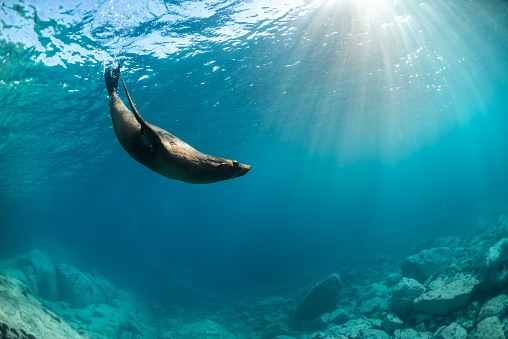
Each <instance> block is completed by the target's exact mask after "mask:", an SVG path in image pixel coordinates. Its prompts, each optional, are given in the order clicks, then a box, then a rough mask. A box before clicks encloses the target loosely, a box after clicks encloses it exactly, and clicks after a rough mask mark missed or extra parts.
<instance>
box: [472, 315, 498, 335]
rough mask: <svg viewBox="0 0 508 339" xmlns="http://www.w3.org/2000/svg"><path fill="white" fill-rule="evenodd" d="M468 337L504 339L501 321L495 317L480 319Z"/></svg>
mask: <svg viewBox="0 0 508 339" xmlns="http://www.w3.org/2000/svg"><path fill="white" fill-rule="evenodd" d="M469 339H505V335H504V332H503V327H502V326H501V322H500V321H499V319H498V318H497V317H489V318H487V319H484V320H482V321H481V322H479V323H478V325H476V327H475V328H474V329H473V331H471V335H470V336H469Z"/></svg>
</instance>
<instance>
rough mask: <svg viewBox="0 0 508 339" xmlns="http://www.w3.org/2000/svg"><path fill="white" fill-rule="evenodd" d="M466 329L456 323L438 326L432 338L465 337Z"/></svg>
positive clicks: (453, 338) (459, 338) (462, 338)
mask: <svg viewBox="0 0 508 339" xmlns="http://www.w3.org/2000/svg"><path fill="white" fill-rule="evenodd" d="M466 338H467V331H466V330H465V329H464V328H462V327H461V326H460V325H459V324H457V323H451V324H450V325H449V326H446V327H445V326H443V327H441V328H439V329H438V330H437V331H436V333H434V336H433V337H432V339H466Z"/></svg>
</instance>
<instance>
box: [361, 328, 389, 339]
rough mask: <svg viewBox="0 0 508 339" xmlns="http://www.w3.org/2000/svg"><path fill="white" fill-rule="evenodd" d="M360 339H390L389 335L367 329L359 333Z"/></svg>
mask: <svg viewBox="0 0 508 339" xmlns="http://www.w3.org/2000/svg"><path fill="white" fill-rule="evenodd" d="M360 339H390V335H389V334H388V333H386V332H384V331H381V330H376V329H373V328H369V329H366V330H363V331H362V332H361V336H360Z"/></svg>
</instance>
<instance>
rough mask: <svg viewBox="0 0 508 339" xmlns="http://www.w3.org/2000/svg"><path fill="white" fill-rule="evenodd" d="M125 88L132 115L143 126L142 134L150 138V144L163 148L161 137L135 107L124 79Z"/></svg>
mask: <svg viewBox="0 0 508 339" xmlns="http://www.w3.org/2000/svg"><path fill="white" fill-rule="evenodd" d="M122 83H123V88H124V89H125V94H127V100H129V105H130V106H131V109H132V114H134V117H135V118H136V120H137V121H138V123H139V124H140V125H141V134H142V135H144V136H145V137H146V138H148V140H149V142H150V144H152V145H155V144H157V145H160V146H161V147H164V146H162V140H161V137H160V136H159V135H158V134H157V133H156V132H155V131H154V130H153V129H152V128H151V127H150V126H149V125H148V123H147V122H146V121H145V119H143V117H142V116H141V114H139V112H138V110H137V109H136V106H134V102H133V101H132V98H131V95H130V94H129V90H128V89H127V85H126V84H125V80H124V79H123V78H122Z"/></svg>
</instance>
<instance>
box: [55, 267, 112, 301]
mask: <svg viewBox="0 0 508 339" xmlns="http://www.w3.org/2000/svg"><path fill="white" fill-rule="evenodd" d="M56 276H57V279H58V286H59V288H60V298H61V299H62V300H64V301H67V302H68V303H70V304H71V305H72V306H73V307H76V308H83V307H85V306H87V305H91V304H101V303H107V301H108V299H107V297H106V295H105V294H104V292H103V291H102V290H101V289H100V288H99V287H97V285H96V284H95V283H94V282H93V281H92V279H90V278H89V277H88V276H86V275H85V274H84V273H82V272H80V271H78V270H77V269H75V268H74V267H71V266H68V265H65V264H59V265H56Z"/></svg>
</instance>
